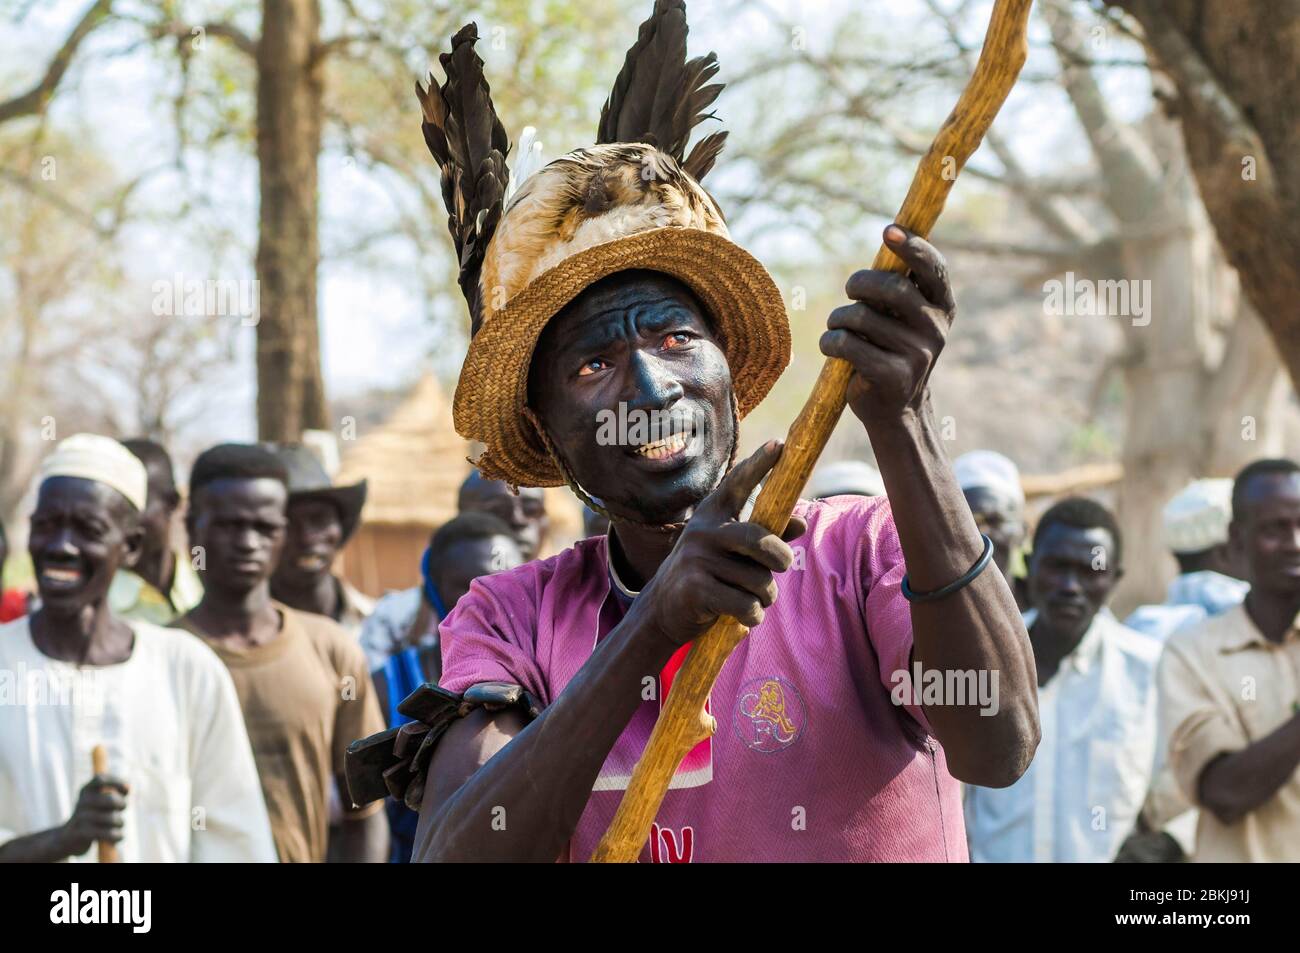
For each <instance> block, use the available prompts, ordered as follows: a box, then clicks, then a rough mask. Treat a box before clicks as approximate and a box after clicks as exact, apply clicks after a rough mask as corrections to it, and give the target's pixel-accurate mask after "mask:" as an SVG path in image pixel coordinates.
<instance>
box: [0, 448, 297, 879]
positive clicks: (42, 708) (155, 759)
mask: <svg viewBox="0 0 1300 953" xmlns="http://www.w3.org/2000/svg"><path fill="white" fill-rule="evenodd" d="M145 496H146V477H145V469H144V467H143V466H142V465H141V463H140V461H139V460H137V459H136V458H135V457H133V456H132V455H131V453H130V452H129V451H128V450H127V449H126V448H125V447H123V446H122V445H121V444H119V443H117V441H115V440H110V439H109V438H108V437H100V436H95V435H92V434H78V435H76V436H73V437H69V438H68V439H67V440H65V441H63V443H61V444H60V445H59V446H58V447H57V448H56V449H55V450H54V452H53V453H52V454H51V455H50V456H49V457H47V458H46V460H45V462H44V463H43V465H42V470H41V484H40V490H39V493H38V495H37V500H36V510H35V512H34V513H33V514H32V523H31V533H30V536H29V541H28V550H29V552H30V553H31V557H32V564H33V566H34V568H35V571H36V581H37V585H38V586H39V587H40V594H41V608H40V609H39V610H38V611H36V612H35V613H34V614H33V615H31V616H30V617H28V618H23V619H19V620H17V621H15V622H11V623H10V624H8V625H5V626H3V627H0V671H2V672H4V673H5V674H6V676H8V678H7V680H6V684H5V686H4V687H2V688H0V861H19V860H25V861H56V860H74V861H88V860H93V859H94V851H93V847H94V844H95V842H96V841H105V842H109V843H113V844H116V845H117V849H118V852H119V856H120V858H121V859H122V860H123V861H145V862H175V861H181V862H185V861H273V860H275V852H274V848H273V846H272V843H271V830H270V825H269V824H268V822H267V816H266V808H265V806H264V805H263V802H262V793H261V788H260V787H259V785H258V779H257V771H256V768H255V767H254V764H253V754H252V751H251V750H250V748H249V744H248V737H247V735H246V734H245V732H244V723H243V719H242V718H241V717H240V712H239V701H238V699H237V698H236V696H235V690H234V686H233V685H232V684H231V680H230V676H229V675H228V674H227V673H226V670H225V667H224V666H223V665H222V664H221V661H220V660H219V659H218V658H217V657H216V656H215V655H214V654H213V653H212V651H211V650H210V649H208V648H207V647H206V646H204V645H203V644H202V643H201V642H200V641H198V640H197V639H193V638H190V637H189V636H188V635H187V634H186V633H184V632H177V631H172V630H167V629H161V628H159V627H157V626H155V625H153V624H151V623H149V622H146V621H143V620H131V621H127V620H124V619H120V618H118V617H117V616H115V615H114V614H113V612H112V611H111V609H110V608H109V604H108V589H109V584H110V582H111V581H112V579H113V577H114V574H115V573H116V572H118V571H119V570H120V569H122V568H124V567H129V566H131V565H132V564H133V563H135V562H136V561H137V560H138V559H139V557H140V552H141V548H142V537H143V532H142V530H141V527H140V513H141V511H142V510H143V509H144V508H145ZM6 695H7V696H8V697H4V696H6ZM97 745H102V746H103V747H104V749H105V751H106V753H107V755H108V773H107V774H101V775H94V776H92V759H91V752H92V750H93V749H94V748H95V746H97ZM195 821H201V822H202V823H194V822H195Z"/></svg>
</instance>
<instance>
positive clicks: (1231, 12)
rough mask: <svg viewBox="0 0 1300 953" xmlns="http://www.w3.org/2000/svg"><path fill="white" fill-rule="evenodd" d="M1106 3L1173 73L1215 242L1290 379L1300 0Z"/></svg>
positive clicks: (1299, 173)
mask: <svg viewBox="0 0 1300 953" xmlns="http://www.w3.org/2000/svg"><path fill="white" fill-rule="evenodd" d="M1110 2H1112V3H1114V4H1115V5H1116V6H1120V7H1123V8H1124V9H1126V10H1128V11H1129V12H1130V13H1132V14H1133V16H1134V17H1135V18H1136V19H1137V20H1138V22H1139V23H1141V25H1142V29H1143V31H1144V33H1145V39H1146V43H1147V46H1148V48H1149V50H1150V51H1151V53H1152V55H1153V56H1152V58H1153V60H1154V61H1155V65H1156V66H1157V67H1158V68H1160V69H1162V70H1163V71H1164V72H1165V73H1166V74H1167V75H1168V76H1169V78H1170V79H1171V80H1172V81H1173V84H1174V86H1175V88H1176V96H1175V97H1174V99H1173V101H1172V102H1171V104H1170V105H1171V108H1172V110H1173V111H1174V112H1176V114H1177V116H1178V118H1179V119H1181V121H1182V125H1183V132H1184V138H1185V139H1186V140H1187V152H1188V156H1189V159H1190V161H1191V167H1192V171H1193V172H1194V173H1195V175H1196V179H1197V181H1198V183H1199V184H1200V191H1201V197H1202V198H1203V200H1204V202H1205V207H1206V210H1207V211H1208V213H1209V217H1210V221H1211V222H1213V224H1214V229H1215V232H1216V233H1217V235H1218V237H1219V244H1220V245H1221V246H1222V247H1223V250H1224V254H1225V255H1226V256H1227V258H1228V260H1229V261H1230V262H1231V263H1232V265H1233V266H1234V267H1235V268H1236V269H1237V270H1238V272H1239V273H1240V275H1241V282H1242V292H1243V293H1244V294H1245V295H1246V297H1247V298H1249V299H1250V302H1251V304H1252V305H1253V306H1254V309H1255V311H1256V313H1258V315H1259V316H1260V318H1261V319H1262V320H1263V322H1264V323H1265V325H1266V326H1267V327H1268V329H1269V331H1270V333H1271V334H1272V337H1273V341H1274V343H1275V344H1276V345H1277V349H1278V351H1279V353H1280V354H1281V357H1282V362H1283V364H1284V365H1285V366H1286V367H1287V369H1288V371H1289V372H1290V375H1291V380H1292V382H1293V385H1294V384H1300V308H1297V307H1296V302H1297V301H1300V122H1298V121H1297V113H1296V108H1295V101H1296V100H1295V95H1296V88H1297V87H1298V86H1300V3H1295V2H1293V0H1289V2H1274V3H1220V2H1213V0H1110Z"/></svg>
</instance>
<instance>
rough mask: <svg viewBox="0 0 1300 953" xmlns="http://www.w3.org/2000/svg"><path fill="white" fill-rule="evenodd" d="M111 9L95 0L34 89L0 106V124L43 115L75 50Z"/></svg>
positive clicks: (101, 0) (110, 4) (107, 3)
mask: <svg viewBox="0 0 1300 953" xmlns="http://www.w3.org/2000/svg"><path fill="white" fill-rule="evenodd" d="M112 9H113V0H96V2H95V4H94V5H93V6H92V7H91V8H90V9H89V10H87V11H86V12H85V13H84V14H82V16H81V19H80V20H78V21H77V25H76V26H74V27H73V28H72V32H71V33H69V34H68V36H67V39H65V40H64V41H63V45H62V46H60V47H59V49H58V51H57V52H56V53H55V54H54V56H53V57H52V58H51V59H50V62H49V64H48V65H47V66H46V68H45V75H44V76H42V77H41V78H40V80H38V81H37V83H36V85H35V86H33V87H32V88H31V89H29V90H28V91H27V92H25V93H22V94H21V95H18V96H15V97H13V98H12V99H9V100H6V101H5V102H2V103H0V122H5V121H7V120H10V119H16V118H18V117H19V116H32V115H36V114H38V113H41V112H44V110H45V107H46V106H47V105H48V104H49V102H50V98H51V97H52V96H53V95H54V91H55V90H56V89H58V86H59V82H60V80H62V79H63V74H64V73H66V72H67V71H68V67H69V66H70V65H71V63H72V58H73V56H75V55H76V53H77V48H78V47H79V46H81V42H82V41H83V40H84V39H85V38H86V37H87V36H89V35H90V33H91V32H92V31H93V30H94V29H95V28H96V27H98V26H99V25H100V24H101V23H103V22H104V21H105V20H106V19H108V17H109V14H110V13H111V12H112Z"/></svg>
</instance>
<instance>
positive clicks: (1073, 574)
mask: <svg viewBox="0 0 1300 953" xmlns="http://www.w3.org/2000/svg"><path fill="white" fill-rule="evenodd" d="M1060 590H1061V591H1062V592H1068V593H1081V592H1083V578H1082V576H1080V574H1079V571H1078V570H1077V569H1067V570H1066V571H1065V572H1063V573H1061V583H1060Z"/></svg>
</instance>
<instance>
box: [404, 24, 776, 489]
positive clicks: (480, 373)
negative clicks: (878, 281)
mask: <svg viewBox="0 0 1300 953" xmlns="http://www.w3.org/2000/svg"><path fill="white" fill-rule="evenodd" d="M686 34H687V26H686V5H685V3H684V2H682V0H656V3H655V7H654V12H653V13H652V14H651V15H650V18H649V19H648V20H646V22H645V23H643V24H642V25H641V29H640V31H639V33H638V35H637V40H636V43H634V44H633V46H632V48H631V49H630V50H629V51H628V54H627V57H626V59H625V60H624V63H623V67H622V69H621V70H620V71H619V74H618V78H617V79H616V80H615V82H614V89H613V91H612V92H611V93H610V96H609V99H608V100H607V101H606V102H605V106H604V108H603V109H602V110H601V117H600V123H599V126H598V129H597V137H596V138H597V142H596V145H594V146H591V147H588V148H585V149H577V150H575V151H573V152H571V153H569V154H568V155H565V156H562V157H560V158H558V159H555V160H553V161H552V162H550V163H549V164H547V165H546V166H544V167H543V168H542V169H540V170H538V171H537V172H536V173H534V174H533V175H531V176H529V177H528V179H527V180H525V181H524V182H523V183H522V184H521V185H520V187H519V188H518V190H517V191H516V192H515V193H514V194H513V195H511V196H510V199H509V203H508V204H507V205H505V207H504V208H503V207H502V206H503V196H504V194H505V190H506V188H507V185H508V182H509V170H508V168H507V167H506V163H505V157H506V155H507V154H508V152H509V143H508V141H507V140H506V137H505V133H504V128H503V127H501V123H500V121H499V120H498V119H497V118H496V112H495V110H494V109H493V108H492V103H491V97H490V93H489V90H488V85H487V81H486V79H484V77H483V74H482V65H483V64H482V60H480V59H479V58H478V56H477V55H476V54H474V52H473V43H474V41H475V39H477V29H476V28H475V26H474V25H473V24H470V25H468V26H466V27H464V28H462V29H461V30H460V32H458V33H457V34H456V36H455V37H453V39H452V53H451V54H443V55H442V56H441V57H440V61H441V62H442V65H443V68H444V69H445V70H447V77H448V78H447V81H446V83H444V84H442V85H441V86H439V85H438V84H437V83H436V81H435V80H434V79H433V78H432V77H430V85H429V90H428V91H427V92H426V91H424V90H423V89H421V88H420V87H419V85H418V84H417V86H416V89H417V91H418V93H419V95H420V101H421V107H422V109H423V112H424V126H423V128H424V133H425V140H426V142H427V143H428V144H429V149H430V151H431V152H432V153H433V155H434V158H435V159H436V160H437V161H438V164H439V166H440V167H441V170H442V184H443V198H444V200H445V201H446V202H447V210H448V216H449V218H448V225H449V227H450V228H451V232H452V237H453V239H454V240H455V242H456V249H457V253H458V255H459V261H460V285H461V289H462V291H463V292H464V293H465V297H466V300H467V301H468V303H469V306H470V314H471V335H472V336H471V339H470V346H469V352H468V354H467V355H466V357H465V363H464V365H463V367H462V368H461V373H460V381H459V383H458V384H457V387H456V396H455V400H454V403H453V408H452V410H453V417H454V421H455V424H456V430H457V432H458V433H460V435H461V436H463V437H466V438H468V439H472V440H478V441H481V442H482V443H483V444H484V445H485V447H486V449H485V451H484V453H483V455H482V456H481V457H480V459H479V461H478V466H479V468H480V469H481V470H482V472H483V474H484V475H485V476H488V477H490V478H494V479H503V480H506V481H508V482H509V483H511V484H514V485H516V486H559V485H562V484H563V483H564V482H565V476H564V473H563V470H562V469H561V467H560V466H559V464H558V462H557V461H556V460H555V459H554V458H553V457H552V456H551V454H550V453H549V452H548V450H547V448H546V446H545V444H544V441H543V440H542V439H541V436H540V435H539V434H538V433H537V431H536V430H535V429H534V427H533V425H532V423H531V422H530V418H531V415H530V414H529V413H528V412H527V399H528V374H529V370H530V363H531V359H532V354H533V350H534V348H535V347H536V345H537V340H538V338H539V336H540V335H541V332H542V329H543V328H544V327H545V326H546V323H547V322H548V321H549V320H550V319H551V318H552V317H554V316H555V314H556V313H557V312H559V311H560V310H561V309H562V308H563V307H564V306H565V305H567V304H568V303H569V302H570V301H572V300H573V299H574V298H575V297H577V295H578V294H580V293H581V292H582V291H583V290H584V289H585V288H586V287H588V286H589V285H590V284H592V283H593V282H596V281H599V280H600V279H601V278H604V277H605V276H607V275H610V274H613V273H614V272H618V271H624V270H627V269H633V268H643V269H650V270H654V271H660V272H663V273H665V274H669V275H671V276H673V277H675V278H677V279H679V280H680V281H682V282H684V283H685V284H686V285H687V286H688V287H690V288H691V290H692V291H693V292H694V293H695V294H696V296H697V297H698V298H699V299H700V302H701V304H702V305H703V306H704V308H705V309H706V311H707V312H708V313H709V315H710V317H711V318H712V319H713V321H714V323H715V326H716V328H717V331H718V334H719V337H720V339H721V345H722V348H723V351H724V353H725V354H726V355H727V359H728V362H729V364H730V367H731V373H732V379H733V389H734V391H735V394H736V401H737V404H738V406H739V411H740V414H741V416H742V417H743V416H744V415H745V414H746V413H748V412H749V411H750V410H752V409H753V407H754V406H756V405H757V404H758V403H759V401H761V400H762V399H763V397H764V396H766V394H767V392H768V391H769V390H770V389H771V386H772V384H773V383H775V381H776V379H777V377H779V376H780V374H781V371H782V370H783V369H784V368H785V366H786V364H787V363H788V362H789V359H790V330H789V324H788V321H787V319H786V313H785V305H784V302H783V301H782V299H781V294H780V292H779V291H778V290H777V288H776V285H775V283H774V282H773V281H772V278H771V276H770V275H768V273H767V271H766V270H765V269H764V268H763V266H762V265H761V264H760V263H759V262H758V260H757V259H755V258H754V257H753V256H752V255H750V254H749V253H748V252H746V251H745V250H744V249H742V248H741V247H740V246H738V245H736V244H735V243H734V242H732V241H731V238H730V236H729V234H728V232H727V227H726V223H725V220H724V218H723V215H722V211H721V209H719V208H718V206H717V203H716V202H714V200H713V198H712V196H710V195H709V194H708V193H707V192H706V191H705V190H704V189H703V188H702V187H701V186H700V184H699V180H700V178H702V177H703V176H704V175H705V174H706V173H708V171H709V170H710V169H711V168H712V167H713V164H714V162H715V161H716V160H717V157H718V154H719V153H720V152H721V150H722V145H723V143H724V142H725V140H726V135H727V134H726V133H725V132H715V133H713V134H711V135H708V136H705V137H704V138H703V139H701V140H700V141H699V142H698V143H697V144H696V145H695V147H694V148H693V149H692V150H691V151H690V153H689V155H688V154H687V153H686V146H687V143H688V141H689V139H690V134H691V130H692V129H693V128H694V127H695V126H696V125H697V124H698V123H700V122H701V121H703V120H704V119H707V118H711V117H712V113H710V112H707V110H708V108H709V107H710V106H711V105H712V103H713V102H714V100H715V99H717V96H718V94H719V93H720V92H721V91H722V84H720V83H709V80H710V79H712V78H713V76H714V75H715V74H716V73H717V70H718V65H717V58H716V57H715V56H714V54H712V53H710V54H708V55H707V56H703V57H696V58H695V59H692V60H687V59H686ZM471 112H472V113H473V114H472V115H470V114H469V113H471Z"/></svg>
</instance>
